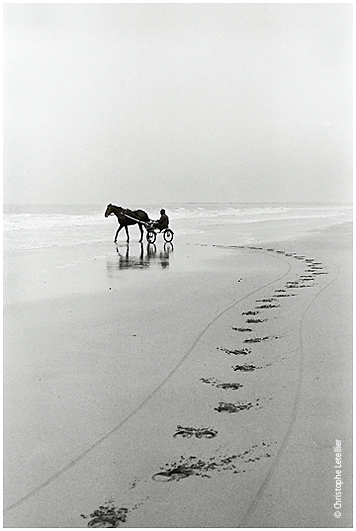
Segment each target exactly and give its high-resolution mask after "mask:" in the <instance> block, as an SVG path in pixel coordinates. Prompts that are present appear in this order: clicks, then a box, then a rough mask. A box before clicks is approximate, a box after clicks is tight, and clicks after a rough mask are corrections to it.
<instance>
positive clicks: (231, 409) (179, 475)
mask: <svg viewBox="0 0 356 531" xmlns="http://www.w3.org/2000/svg"><path fill="white" fill-rule="evenodd" d="M239 248H243V247H240V246H239ZM248 248H249V249H252V250H263V248H262V247H248ZM267 251H268V252H271V253H272V252H275V253H277V254H279V255H282V254H284V255H285V256H286V257H289V258H294V259H295V260H298V261H303V262H304V263H305V264H306V268H305V270H304V273H303V274H302V275H299V277H298V278H297V279H296V280H289V281H287V282H286V283H285V286H284V287H283V288H281V289H276V290H275V291H274V293H273V294H272V295H271V296H270V297H269V298H264V299H257V300H256V304H257V305H256V306H255V308H253V309H251V310H248V311H245V312H242V316H245V323H244V324H243V325H240V326H232V327H231V328H232V330H234V331H236V332H238V333H243V334H246V333H247V334H249V333H251V332H253V331H254V328H253V327H257V330H258V325H260V324H261V323H265V322H267V321H268V315H266V314H264V312H265V311H268V310H275V309H278V308H280V307H281V303H282V300H281V299H283V298H289V297H296V296H298V292H296V291H295V290H303V289H310V288H312V287H313V286H315V282H316V280H317V277H318V276H319V275H327V271H325V270H324V267H323V265H322V264H321V263H320V262H316V261H315V260H314V259H313V258H306V257H305V256H303V255H298V254H296V253H286V252H285V251H283V250H274V249H272V248H268V249H267ZM277 339H279V336H276V335H270V336H258V335H257V336H254V337H245V338H244V339H243V340H242V343H244V344H249V345H253V344H254V343H261V342H264V341H273V340H277ZM216 348H217V349H218V350H221V351H222V352H224V353H225V354H227V355H233V356H244V357H245V356H249V355H250V354H251V353H252V348H250V347H248V348H247V347H242V348H237V349H229V348H225V347H216ZM283 359H284V358H281V360H280V361H283ZM272 364H273V362H271V363H267V364H265V365H263V366H256V365H254V364H252V363H249V362H246V363H242V364H236V365H234V366H232V367H231V368H232V370H233V371H234V372H243V373H250V372H254V371H256V370H261V369H264V368H265V367H268V366H270V365H272ZM200 381H201V382H202V383H204V384H207V385H211V386H213V387H216V388H218V389H221V390H222V391H238V390H239V389H241V388H242V387H243V385H242V384H241V383H239V382H221V381H219V380H218V379H216V378H214V377H210V378H200ZM269 400H271V398H269ZM262 407H263V406H262V404H261V399H260V398H257V399H255V400H254V401H245V402H241V401H240V402H227V401H224V400H220V402H219V404H217V406H216V407H214V411H216V412H217V414H237V413H241V412H243V411H249V410H252V409H255V410H258V409H261V408H262ZM217 436H218V431H217V430H215V429H214V428H211V427H208V428H206V427H190V426H185V427H184V426H181V425H179V424H178V425H177V429H176V431H175V433H174V434H173V437H174V438H176V439H190V438H193V437H194V438H197V439H201V440H202V439H214V438H216V437H217ZM276 444H277V442H276V441H274V442H268V443H267V442H265V441H262V442H261V443H260V444H254V445H252V446H250V447H249V448H246V449H245V450H244V451H242V452H240V453H238V454H233V455H229V456H226V455H214V456H213V457H211V458H209V459H207V460H203V459H199V458H198V457H196V456H190V457H184V456H181V457H180V459H179V460H177V461H173V462H171V463H165V465H164V466H162V467H161V469H160V470H159V471H158V472H156V473H155V474H154V475H153V476H152V478H151V479H152V480H153V481H155V482H162V483H165V482H171V481H181V480H183V479H186V478H189V477H191V476H199V477H204V478H210V477H211V474H212V473H216V472H221V471H230V472H232V473H234V474H238V473H244V472H248V470H250V469H251V468H252V466H253V465H254V463H256V462H258V461H260V460H263V459H266V458H269V457H271V455H272V452H273V446H275V445H276ZM135 486H136V481H135V482H134V483H133V484H132V486H131V488H135ZM147 499H148V498H147ZM142 503H143V502H141V503H140V504H136V505H134V506H133V507H132V508H131V509H128V508H126V507H119V508H118V507H115V504H114V502H113V500H109V501H108V502H106V503H105V504H104V505H101V506H100V507H99V508H98V509H96V510H95V511H93V512H92V513H91V514H90V515H89V516H86V515H84V514H82V515H81V516H82V518H84V519H88V518H90V520H89V522H88V523H87V526H88V527H119V526H120V524H121V523H124V522H125V521H126V519H127V516H128V514H129V513H130V512H131V511H133V510H135V509H137V508H138V506H139V505H142Z"/></svg>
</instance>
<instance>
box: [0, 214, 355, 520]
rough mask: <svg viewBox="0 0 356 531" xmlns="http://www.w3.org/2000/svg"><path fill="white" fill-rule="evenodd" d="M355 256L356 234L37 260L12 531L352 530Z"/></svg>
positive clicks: (13, 459)
mask: <svg viewBox="0 0 356 531" xmlns="http://www.w3.org/2000/svg"><path fill="white" fill-rule="evenodd" d="M282 233H283V231H281V233H280V234H282ZM287 233H288V230H287ZM127 251H128V252H127ZM69 252H70V253H71V257H72V262H71V264H70V265H68V264H69V262H70V260H68V253H69ZM61 253H62V254H61ZM63 253H65V256H64V255H63ZM351 259H352V253H351V227H350V225H348V224H345V225H339V226H334V227H329V228H325V229H322V230H315V231H314V232H305V230H304V229H303V227H301V230H300V232H299V235H298V236H294V237H289V238H288V239H283V240H280V241H278V242H273V241H271V238H269V239H266V238H265V239H264V240H262V237H261V241H259V242H258V244H255V245H234V235H233V234H230V235H228V234H226V227H225V228H224V232H219V230H218V229H217V230H216V231H215V232H214V231H211V233H210V234H202V235H199V237H198V236H196V235H192V236H191V237H186V238H181V239H179V238H177V239H176V240H175V241H174V249H171V248H168V249H167V248H166V249H164V247H163V244H162V242H161V241H158V243H157V248H156V253H151V255H148V254H147V248H146V245H145V246H144V247H143V250H142V249H141V247H140V246H139V244H138V243H137V242H135V241H132V243H131V244H130V246H129V248H128V250H127V248H126V245H125V244H123V243H122V242H120V245H119V246H118V249H116V248H115V246H114V245H113V244H112V243H111V242H108V243H107V244H102V247H101V248H100V250H98V249H97V248H94V247H91V246H88V247H86V248H82V249H81V251H80V252H79V253H78V250H76V252H75V250H73V249H72V250H71V251H69V250H60V251H59V250H57V251H54V250H53V253H52V255H51V256H50V257H48V255H46V260H47V262H46V263H47V264H49V265H48V267H47V269H45V268H42V267H41V264H44V258H43V260H42V261H40V260H41V256H40V254H37V255H36V256H32V257H30V258H29V259H28V260H30V261H31V263H33V264H36V263H37V264H38V266H37V267H38V272H37V273H36V270H35V268H33V269H32V275H33V277H34V278H36V279H37V286H38V289H37V290H34V289H32V291H30V292H29V293H27V294H26V293H21V292H19V293H18V294H17V298H16V300H15V302H13V303H11V304H10V303H9V304H8V305H7V306H6V308H5V356H4V368H5V373H4V376H5V382H4V397H5V412H4V456H5V465H4V478H5V485H4V509H5V516H4V527H14V528H19V527H42V528H46V527H48V528H51V527H59V528H62V527H70V528H79V527H87V526H88V525H89V526H90V527H108V526H112V527H116V526H119V525H120V527H132V528H146V527H166V528H170V527H172V528H174V527H183V528H184V527H185V528H192V527H220V528H223V527H351V526H352V520H351V422H352V419H351V363H352V339H351V338H352V317H351V316H352V300H351V297H352V295H351V294H352V290H351V273H352V266H351ZM52 263H57V264H59V265H61V264H62V266H63V267H60V268H58V267H57V268H56V269H53V267H51V266H50V264H52ZM29 274H30V275H31V271H30V272H29ZM45 283H46V284H45ZM48 286H50V287H48ZM336 440H340V441H341V443H342V480H343V482H344V483H343V491H342V507H341V509H340V512H341V517H340V518H335V516H334V513H335V510H336V509H335V508H334V503H335V498H334V495H335V480H334V479H333V478H334V475H335V474H334V471H335V470H336V469H335V468H334V466H335V452H334V447H335V441H336Z"/></svg>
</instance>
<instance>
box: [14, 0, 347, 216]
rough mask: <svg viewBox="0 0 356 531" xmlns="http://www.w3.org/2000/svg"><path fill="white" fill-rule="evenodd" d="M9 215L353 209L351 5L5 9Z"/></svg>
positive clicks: (17, 6)
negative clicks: (233, 207) (263, 205)
mask: <svg viewBox="0 0 356 531" xmlns="http://www.w3.org/2000/svg"><path fill="white" fill-rule="evenodd" d="M4 54H5V59H4V201H5V202H7V203H14V202H15V203H94V204H101V203H103V204H106V203H108V202H112V203H116V204H119V205H122V206H128V207H129V206H130V205H139V204H140V203H141V204H146V203H156V202H158V203H162V205H164V204H168V203H172V202H187V201H188V202H215V201H222V202H225V201H231V202H264V201H270V202H279V201H282V202H285V201H288V202H300V201H326V202H329V201H350V200H351V197H352V4H249V3H247V4H238V3H235V4H219V3H215V4H146V3H143V4H62V3H58V4H50V3H47V4H4Z"/></svg>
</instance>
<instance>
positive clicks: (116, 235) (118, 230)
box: [114, 224, 123, 243]
mask: <svg viewBox="0 0 356 531" xmlns="http://www.w3.org/2000/svg"><path fill="white" fill-rule="evenodd" d="M122 227H123V225H121V224H120V225H119V228H118V229H117V231H116V234H115V238H114V243H116V242H117V237H118V235H119V232H120V230H121V229H122Z"/></svg>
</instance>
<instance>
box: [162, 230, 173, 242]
mask: <svg viewBox="0 0 356 531" xmlns="http://www.w3.org/2000/svg"><path fill="white" fill-rule="evenodd" d="M173 236H174V232H173V231H172V230H171V229H167V230H166V231H164V233H163V238H164V239H165V241H166V242H171V241H172V240H173Z"/></svg>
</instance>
